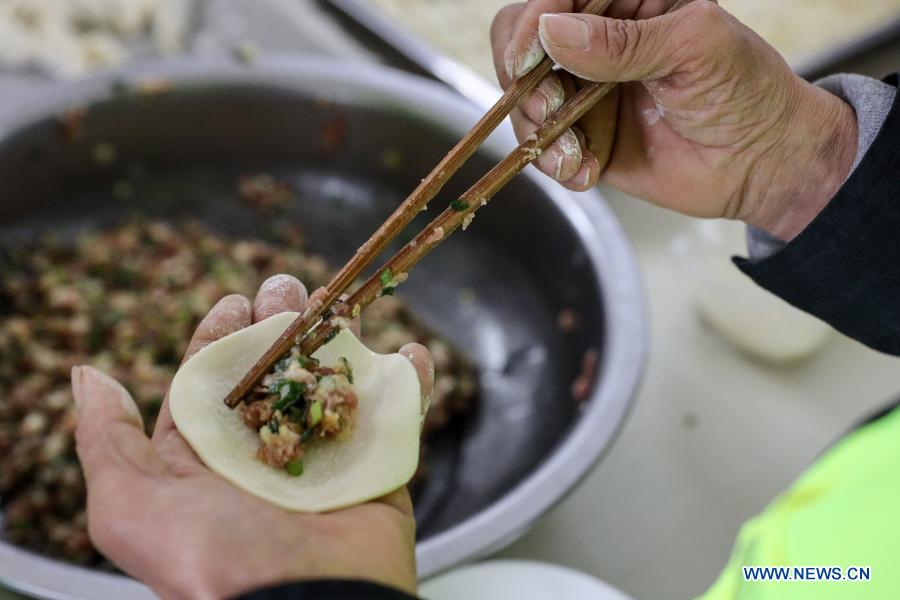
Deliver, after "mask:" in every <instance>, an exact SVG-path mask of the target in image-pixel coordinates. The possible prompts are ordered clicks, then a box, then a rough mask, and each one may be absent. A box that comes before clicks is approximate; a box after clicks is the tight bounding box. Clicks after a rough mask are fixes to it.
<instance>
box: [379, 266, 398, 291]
mask: <svg viewBox="0 0 900 600" xmlns="http://www.w3.org/2000/svg"><path fill="white" fill-rule="evenodd" d="M393 278H394V274H393V273H391V268H390V267H388V268H387V269H385V270H384V271H382V272H381V275H379V276H378V281H380V282H381V287H387V286H389V285H390V284H391V279H393Z"/></svg>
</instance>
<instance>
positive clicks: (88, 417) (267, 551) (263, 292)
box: [72, 275, 434, 600]
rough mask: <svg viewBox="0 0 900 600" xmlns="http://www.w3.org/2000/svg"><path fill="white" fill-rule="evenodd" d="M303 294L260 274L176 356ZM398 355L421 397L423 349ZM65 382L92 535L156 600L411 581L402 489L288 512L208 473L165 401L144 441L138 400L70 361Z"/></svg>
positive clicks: (292, 283)
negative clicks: (282, 586) (302, 585)
mask: <svg viewBox="0 0 900 600" xmlns="http://www.w3.org/2000/svg"><path fill="white" fill-rule="evenodd" d="M306 301H307V297H306V290H305V289H304V288H303V285H302V284H301V283H300V282H299V281H297V280H296V279H294V278H293V277H289V276H285V275H277V276H275V277H272V278H270V279H269V280H267V281H266V282H265V283H263V285H262V287H261V288H260V291H259V294H258V295H257V297H256V300H255V302H254V303H253V305H252V306H251V304H250V301H249V300H247V299H246V298H244V297H243V296H239V295H233V296H227V297H225V298H223V299H222V300H221V301H219V303H218V304H216V306H215V307H214V308H213V309H212V310H211V311H210V312H209V314H208V315H207V316H206V318H205V319H204V320H203V322H201V323H200V325H199V327H198V328H197V331H196V332H195V333H194V336H193V339H192V340H191V343H190V346H189V348H188V350H187V353H186V355H185V360H187V359H188V358H190V356H192V355H193V354H194V353H196V352H197V351H199V350H200V349H201V348H203V347H204V346H207V345H209V344H210V343H212V342H214V341H215V340H217V339H219V338H221V337H224V336H226V335H228V334H230V333H233V332H235V331H238V330H239V329H242V328H244V327H247V326H249V325H250V324H251V323H252V322H256V321H261V320H263V319H265V318H267V317H270V316H272V315H274V314H277V313H280V312H284V311H288V310H293V311H298V312H299V311H302V310H303V308H304V306H305V305H306ZM357 327H358V324H357ZM357 333H358V331H357ZM400 353H401V354H403V355H404V356H406V357H407V358H409V359H410V360H411V361H412V363H413V365H414V366H415V368H416V372H417V373H418V375H419V380H420V383H421V385H422V393H423V394H426V395H430V394H431V389H432V383H433V375H434V374H433V367H432V362H431V356H430V355H429V353H428V351H427V350H426V349H425V348H424V347H423V346H420V345H418V344H408V345H406V346H404V347H403V348H401V350H400ZM72 387H73V392H74V396H75V402H76V404H77V406H78V414H79V416H78V429H77V430H76V432H75V439H76V444H77V450H78V456H79V458H80V459H81V463H82V466H83V468H84V474H85V478H86V482H87V495H88V507H87V512H88V531H89V533H90V536H91V539H92V540H93V542H94V544H95V546H96V547H97V548H98V549H99V550H100V551H101V552H102V553H103V554H104V555H105V556H106V557H107V558H109V559H110V560H112V561H113V562H114V563H115V564H116V565H117V566H119V567H120V568H121V569H123V570H124V571H125V572H127V573H129V574H130V575H132V576H134V577H136V578H137V579H140V580H141V581H143V582H145V583H146V584H147V585H149V586H150V587H151V588H153V589H154V591H156V592H157V593H158V594H160V595H161V596H163V597H164V598H173V599H176V598H177V599H181V598H190V599H202V600H206V599H213V598H226V597H231V596H234V595H236V594H240V593H242V592H246V591H249V590H252V589H258V588H260V587H264V586H267V585H273V584H277V583H279V582H286V581H296V580H301V579H322V578H344V579H368V580H371V581H377V582H380V583H383V584H386V585H390V586H393V587H396V588H399V589H403V590H406V591H414V590H415V586H416V571H415V558H414V554H413V550H414V545H415V521H414V520H413V513H412V504H411V501H410V498H409V494H408V493H407V491H406V489H405V488H404V489H400V490H397V491H395V492H394V493H392V494H389V495H387V496H385V497H383V498H380V499H378V500H375V501H372V502H368V503H366V504H362V505H359V506H355V507H352V508H348V509H345V510H340V511H335V512H331V513H326V514H319V515H317V514H304V513H294V512H288V511H285V510H283V509H281V508H278V507H276V506H274V505H271V504H269V503H267V502H265V501H263V500H260V499H259V498H257V497H255V496H252V495H250V494H248V493H247V492H245V491H243V490H241V489H239V488H236V487H234V486H232V485H231V484H230V483H228V482H227V481H225V480H224V479H222V478H221V477H219V476H218V475H216V474H214V473H212V472H211V471H209V470H208V469H207V468H206V467H205V466H204V465H203V464H202V463H201V462H200V460H199V459H198V458H197V456H196V455H195V454H194V452H193V450H191V448H190V446H189V445H188V444H187V442H186V441H185V440H184V439H183V438H182V437H181V435H180V434H179V433H178V430H177V429H176V428H175V424H174V423H173V421H172V416H171V413H170V412H169V408H168V400H167V401H166V402H164V404H163V406H162V409H161V412H160V416H159V419H158V421H157V424H156V429H155V431H154V432H153V437H152V439H148V438H147V436H146V435H145V434H144V428H143V424H142V422H141V417H140V413H139V412H138V410H137V407H136V406H135V404H134V402H133V400H132V399H131V396H130V395H129V393H128V392H127V391H126V390H125V388H124V387H122V385H121V384H119V383H118V382H117V381H115V380H114V379H112V378H110V377H109V376H107V375H105V374H103V373H101V372H100V371H98V370H96V369H94V368H92V367H76V368H75V369H73V371H72Z"/></svg>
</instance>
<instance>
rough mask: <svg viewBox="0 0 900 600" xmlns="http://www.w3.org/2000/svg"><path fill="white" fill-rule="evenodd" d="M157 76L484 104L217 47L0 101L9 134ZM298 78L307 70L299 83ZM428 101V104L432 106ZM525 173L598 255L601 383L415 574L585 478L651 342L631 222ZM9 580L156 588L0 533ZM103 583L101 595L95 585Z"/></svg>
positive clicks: (508, 536)
mask: <svg viewBox="0 0 900 600" xmlns="http://www.w3.org/2000/svg"><path fill="white" fill-rule="evenodd" d="M156 77H160V78H163V79H165V80H168V81H171V82H173V83H176V84H192V85H195V84H198V83H199V84H203V83H208V84H213V85H221V84H224V83H227V84H251V85H263V86H266V87H270V88H279V87H286V88H289V89H293V90H295V91H303V92H304V93H309V90H308V89H302V88H303V83H302V81H303V80H304V79H305V80H309V79H314V80H316V81H320V82H323V83H328V84H331V85H337V86H341V87H342V88H346V89H349V90H351V91H353V92H354V94H355V95H356V97H362V98H364V99H367V100H369V101H378V99H379V98H380V99H381V100H382V101H390V102H391V103H393V104H395V105H399V106H403V107H404V108H405V109H408V110H411V111H414V112H415V111H420V112H421V113H422V114H423V115H427V118H428V119H429V120H439V121H440V122H441V123H442V124H443V125H445V126H448V127H451V128H452V129H453V130H454V131H457V132H459V133H460V134H462V133H463V132H465V131H467V130H468V129H469V128H470V127H471V125H472V124H474V122H475V121H476V120H477V119H478V118H479V117H480V116H481V111H480V110H479V109H478V108H476V107H475V106H474V105H473V104H471V103H469V102H468V101H466V100H465V99H463V98H462V97H459V96H457V95H456V94H455V93H453V92H452V91H451V90H449V89H447V88H446V87H444V86H443V85H441V84H439V83H437V82H434V81H431V80H428V79H425V78H422V77H420V76H416V75H412V74H409V73H406V72H403V71H399V70H396V69H393V68H390V67H385V66H381V65H370V64H362V63H359V62H347V61H335V60H329V59H321V58H313V57H297V56H267V57H265V58H264V59H261V60H260V61H258V62H256V63H254V64H253V65H252V66H247V65H243V64H241V63H239V62H236V61H232V60H227V59H217V58H183V59H174V60H167V61H159V62H152V63H146V64H143V65H138V66H132V67H128V68H125V69H122V70H119V71H112V72H109V73H105V74H101V75H98V76H94V77H92V78H89V79H86V80H83V81H80V82H76V83H66V84H62V83H61V84H59V85H56V86H54V87H53V88H51V90H50V91H49V92H48V91H47V90H43V91H42V93H41V94H40V96H34V97H29V96H25V97H23V99H22V101H20V102H15V103H11V104H10V105H7V106H5V107H4V108H3V110H0V141H2V140H3V139H6V138H8V137H9V136H10V135H11V134H13V133H15V132H17V131H20V130H22V129H23V127H25V126H27V125H28V124H31V123H34V122H38V121H40V120H43V119H46V118H47V117H48V116H50V115H53V114H57V113H58V112H60V111H61V110H65V109H66V108H71V107H78V106H85V105H90V104H93V103H95V102H98V101H101V100H103V99H106V98H108V97H109V96H110V93H111V92H110V90H111V84H112V83H113V82H114V81H124V82H140V81H142V80H145V78H156ZM298 81H299V82H301V83H299V85H298ZM425 107H427V109H426V108H425ZM515 143H516V142H515V137H514V135H513V133H512V129H511V127H510V126H509V125H508V123H504V124H503V125H502V126H501V127H500V128H498V130H497V132H495V134H494V135H492V136H491V138H489V140H488V141H487V142H486V143H485V144H484V147H485V149H487V150H489V151H491V152H493V153H494V154H495V155H497V156H498V157H499V156H502V155H503V154H505V152H507V151H509V149H511V148H512V147H513V146H514V145H515ZM524 176H526V177H528V178H529V179H530V180H531V181H532V183H533V184H535V185H536V186H537V187H538V188H540V190H541V191H542V192H543V193H544V194H545V195H546V196H547V197H548V198H549V199H550V200H551V201H552V202H553V203H554V205H555V206H556V207H557V208H558V209H559V210H560V213H561V214H562V215H564V216H565V217H566V218H567V219H568V220H569V221H570V223H571V224H572V226H573V227H574V229H575V230H576V232H577V235H578V237H579V239H580V242H581V244H582V246H583V248H584V249H585V251H586V252H587V254H588V257H589V259H590V261H591V263H592V265H593V269H594V272H595V274H596V277H597V282H598V284H599V286H600V290H601V293H602V295H603V301H604V308H605V319H604V328H605V337H604V343H603V347H602V348H600V349H599V350H600V353H601V356H602V360H601V363H600V365H599V366H598V371H597V381H598V383H597V385H596V386H595V389H594V390H593V392H592V394H591V397H590V398H589V400H588V401H587V402H586V403H585V408H584V410H583V411H582V413H581V415H580V417H579V419H578V421H577V423H576V425H575V426H574V427H573V429H572V430H571V431H570V432H569V434H568V435H567V436H566V438H565V439H563V440H562V441H561V442H560V444H559V445H558V446H557V447H556V448H555V450H554V451H553V452H552V453H551V454H550V455H549V456H548V457H547V458H546V459H545V462H543V463H542V464H541V465H540V466H539V467H538V468H537V469H536V470H535V471H534V472H533V473H532V474H530V475H528V476H527V477H526V478H525V479H524V480H522V481H521V482H520V483H519V484H518V485H517V486H515V487H514V488H512V489H511V490H510V491H508V492H507V493H506V494H505V495H504V496H502V497H501V498H499V499H498V500H497V501H495V502H494V503H493V504H491V505H489V506H488V507H486V508H485V509H484V510H482V511H480V512H479V513H477V514H475V515H474V516H472V517H471V518H469V519H467V520H466V521H464V522H462V523H460V524H458V525H455V526H453V527H451V528H450V529H448V530H446V531H443V532H441V533H439V534H437V535H435V536H433V537H430V538H428V539H427V540H424V541H423V542H420V543H419V544H417V547H416V557H417V560H418V574H419V576H420V577H427V576H429V575H433V574H435V573H437V572H440V571H442V570H444V569H447V568H449V567H451V566H454V565H456V564H459V563H462V562H465V561H469V560H473V559H477V558H480V557H483V556H485V555H487V554H489V553H491V552H494V551H496V550H498V549H499V548H501V547H503V546H504V545H506V544H508V543H510V542H512V541H513V540H515V539H517V538H518V537H520V536H521V535H522V534H524V533H525V531H527V529H528V528H529V527H530V526H531V525H532V524H533V523H534V521H535V520H537V519H538V518H539V517H540V516H541V515H542V514H543V513H545V512H546V511H547V510H549V509H550V508H551V507H552V506H553V505H555V504H556V503H558V502H559V501H560V500H562V499H563V497H564V496H565V495H566V494H567V493H568V492H570V491H571V490H572V489H573V488H574V487H575V486H576V484H577V483H578V482H579V481H580V480H581V479H582V478H584V477H585V476H586V475H587V474H588V472H589V471H590V469H591V467H592V466H593V465H594V463H595V462H596V461H597V460H599V458H600V457H601V456H602V455H603V453H604V452H605V451H606V450H607V449H608V448H609V446H610V445H611V444H612V441H613V440H614V438H615V436H616V434H617V433H618V431H619V429H620V427H621V425H622V423H623V422H624V419H625V417H626V416H627V413H628V410H629V408H630V404H631V401H632V399H633V397H634V394H635V393H636V391H637V388H638V386H639V384H640V379H641V375H642V373H643V367H644V363H645V360H646V354H647V347H648V341H647V340H648V328H647V325H646V318H645V315H646V303H645V298H644V294H643V289H642V285H641V281H640V277H639V270H638V266H637V262H636V260H635V257H634V254H633V252H632V250H631V247H630V244H629V242H628V240H627V238H626V236H625V233H624V231H623V230H622V227H621V226H620V224H619V223H618V221H617V219H616V218H615V216H614V214H613V213H612V211H611V210H610V209H609V207H608V206H607V205H606V203H605V201H604V200H603V197H602V195H601V194H600V192H599V191H598V190H592V191H590V192H587V193H582V194H578V195H575V194H572V193H570V192H568V191H566V190H565V189H563V188H562V187H561V186H558V185H557V184H555V183H553V182H551V181H550V180H549V179H547V178H546V177H544V176H543V175H541V174H540V173H539V172H538V171H537V170H536V169H534V168H533V167H528V168H527V169H526V170H525V172H524ZM0 584H3V585H6V586H8V587H9V588H11V589H14V590H18V591H21V592H24V593H28V594H32V595H36V596H39V597H43V598H52V599H54V600H56V599H60V600H63V599H69V598H105V597H111V596H113V597H121V598H145V597H146V598H152V597H155V596H154V595H153V594H152V592H150V590H149V589H148V588H146V587H145V586H144V585H143V584H140V583H138V582H136V581H134V580H133V579H130V578H128V577H125V576H121V575H113V574H108V573H101V572H98V571H95V570H92V569H88V568H84V567H79V566H77V565H71V564H67V563H64V562H60V561H56V560H53V559H49V558H45V557H42V556H39V555H36V554H33V553H31V552H28V551H26V550H22V549H20V548H17V547H15V546H13V545H11V544H8V543H5V542H3V541H0ZM98 592H100V593H102V594H103V595H99V596H98V595H96V594H97V593H98Z"/></svg>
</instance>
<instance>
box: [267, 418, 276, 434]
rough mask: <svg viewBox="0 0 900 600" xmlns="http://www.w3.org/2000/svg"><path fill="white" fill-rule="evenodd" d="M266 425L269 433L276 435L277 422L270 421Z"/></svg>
mask: <svg viewBox="0 0 900 600" xmlns="http://www.w3.org/2000/svg"><path fill="white" fill-rule="evenodd" d="M267 425H268V427H269V431H271V432H272V433H273V434H275V435H278V421H276V420H275V419H272V420H271V421H269V422H268V423H267Z"/></svg>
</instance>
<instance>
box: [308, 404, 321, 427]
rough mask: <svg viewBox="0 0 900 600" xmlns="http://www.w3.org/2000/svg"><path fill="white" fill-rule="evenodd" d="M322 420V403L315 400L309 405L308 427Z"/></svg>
mask: <svg viewBox="0 0 900 600" xmlns="http://www.w3.org/2000/svg"><path fill="white" fill-rule="evenodd" d="M321 420H322V403H321V402H319V401H318V400H316V401H315V402H313V403H312V405H311V406H310V407H309V427H310V429H312V428H313V427H315V426H316V425H318V424H319V422H320V421H321Z"/></svg>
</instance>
